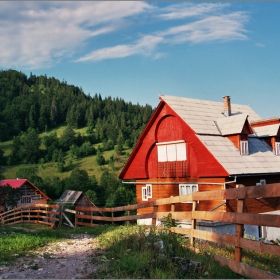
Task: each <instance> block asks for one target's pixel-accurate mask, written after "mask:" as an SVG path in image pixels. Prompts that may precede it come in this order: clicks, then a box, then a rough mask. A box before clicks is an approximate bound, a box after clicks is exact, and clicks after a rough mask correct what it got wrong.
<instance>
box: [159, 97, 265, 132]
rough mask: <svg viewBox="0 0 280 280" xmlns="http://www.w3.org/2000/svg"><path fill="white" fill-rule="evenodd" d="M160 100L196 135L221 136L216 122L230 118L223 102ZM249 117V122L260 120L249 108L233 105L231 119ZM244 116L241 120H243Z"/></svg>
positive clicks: (166, 98)
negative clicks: (225, 112)
mask: <svg viewBox="0 0 280 280" xmlns="http://www.w3.org/2000/svg"><path fill="white" fill-rule="evenodd" d="M160 99H161V100H162V101H164V102H165V103H166V104H168V106H170V107H171V108H172V109H173V110H174V111H175V112H176V113H177V114H178V115H179V116H180V117H181V118H182V119H183V120H184V121H185V122H186V123H187V124H188V125H189V126H190V127H191V128H192V129H193V130H194V131H195V132H196V133H198V134H214V135H220V134H221V133H220V131H219V129H218V128H217V126H216V123H215V122H216V121H217V120H221V119H222V118H224V119H225V118H228V117H227V116H225V115H224V111H223V102H216V101H207V100H199V99H192V98H184V97H175V96H168V95H162V96H160ZM240 114H242V115H243V116H245V115H246V116H248V120H249V122H250V121H257V120H260V119H261V118H260V116H258V115H257V114H256V113H255V112H254V111H253V110H252V109H251V108H250V107H249V106H247V105H239V104H231V117H230V118H232V117H235V118H236V120H239V119H238V117H237V116H238V115H240ZM243 116H242V117H241V118H243Z"/></svg>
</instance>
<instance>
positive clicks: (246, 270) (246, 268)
mask: <svg viewBox="0 0 280 280" xmlns="http://www.w3.org/2000/svg"><path fill="white" fill-rule="evenodd" d="M214 258H215V260H216V261H218V262H219V263H220V265H222V266H227V267H229V268H230V269H231V270H232V271H233V272H235V273H237V274H240V275H243V276H245V277H248V278H251V279H280V275H276V274H273V273H271V272H268V271H264V270H261V269H258V268H255V267H252V266H250V265H247V264H245V263H240V262H236V261H234V260H229V259H226V258H224V257H221V256H218V255H215V256H214Z"/></svg>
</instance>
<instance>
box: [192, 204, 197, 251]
mask: <svg viewBox="0 0 280 280" xmlns="http://www.w3.org/2000/svg"><path fill="white" fill-rule="evenodd" d="M195 209H196V201H195V200H194V201H193V204H192V212H194V211H195ZM195 228H196V219H193V218H192V224H191V246H194V240H195V239H194V237H193V236H194V230H195Z"/></svg>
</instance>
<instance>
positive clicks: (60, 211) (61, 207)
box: [58, 203, 63, 228]
mask: <svg viewBox="0 0 280 280" xmlns="http://www.w3.org/2000/svg"><path fill="white" fill-rule="evenodd" d="M58 211H59V217H58V218H59V223H58V227H60V228H61V226H62V211H63V203H62V204H60V205H59V210H58Z"/></svg>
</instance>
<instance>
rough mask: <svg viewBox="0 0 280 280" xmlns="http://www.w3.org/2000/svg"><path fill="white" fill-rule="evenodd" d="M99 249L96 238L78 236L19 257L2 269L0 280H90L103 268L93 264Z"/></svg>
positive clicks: (0, 269)
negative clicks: (96, 271)
mask: <svg viewBox="0 0 280 280" xmlns="http://www.w3.org/2000/svg"><path fill="white" fill-rule="evenodd" d="M96 248H97V241H96V239H95V238H94V237H92V236H90V235H87V234H75V235H72V236H71V238H70V239H64V240H63V241H61V242H57V243H54V244H50V245H47V246H45V247H43V248H41V250H37V251H34V252H30V254H29V255H28V256H24V257H19V258H18V259H17V261H16V262H15V263H13V264H12V265H10V266H0V279H87V278H89V275H90V274H91V273H92V272H94V271H95V270H97V269H98V268H100V266H101V264H98V262H97V264H96V262H93V258H94V257H98V255H102V252H100V251H96V250H95V249H96Z"/></svg>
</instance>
